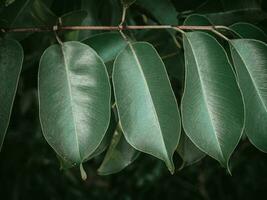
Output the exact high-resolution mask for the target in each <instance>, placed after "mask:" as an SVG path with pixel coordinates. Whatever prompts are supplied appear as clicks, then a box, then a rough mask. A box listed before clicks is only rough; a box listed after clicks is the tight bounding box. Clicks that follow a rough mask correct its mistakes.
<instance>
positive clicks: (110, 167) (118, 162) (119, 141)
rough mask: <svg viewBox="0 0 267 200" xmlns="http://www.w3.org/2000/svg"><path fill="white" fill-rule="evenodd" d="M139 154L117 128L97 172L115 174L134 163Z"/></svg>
mask: <svg viewBox="0 0 267 200" xmlns="http://www.w3.org/2000/svg"><path fill="white" fill-rule="evenodd" d="M139 154H140V152H138V151H137V150H136V149H134V148H133V147H132V146H131V145H130V144H129V143H128V142H127V141H126V140H125V137H124V135H123V133H122V131H121V130H120V128H117V130H116V131H115V133H114V135H113V138H112V140H111V144H110V146H109V148H108V151H107V153H106V155H105V158H104V160H103V162H102V164H101V166H100V167H99V169H98V170H97V171H98V173H99V174H100V175H110V174H115V173H117V172H119V171H121V170H123V169H124V168H125V167H127V166H128V165H130V164H131V163H133V162H134V161H135V160H136V159H137V158H138V156H139Z"/></svg>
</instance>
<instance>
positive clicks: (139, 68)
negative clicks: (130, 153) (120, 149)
mask: <svg viewBox="0 0 267 200" xmlns="http://www.w3.org/2000/svg"><path fill="white" fill-rule="evenodd" d="M113 85H114V92H115V99H116V103H117V108H118V113H119V119H120V122H121V126H122V130H123V133H124V135H125V137H126V140H127V141H128V142H129V144H131V145H132V146H133V147H135V148H136V149H138V150H140V151H142V152H145V153H148V154H151V155H153V156H155V157H157V158H159V159H161V160H163V161H165V163H166V165H167V167H168V168H169V170H170V171H171V172H173V171H174V165H173V161H172V156H173V153H174V151H175V149H176V147H177V145H178V141H179V137H180V131H181V129H180V128H181V127H180V116H179V110H178V106H177V103H176V100H175V96H174V94H173V91H172V89H171V85H170V82H169V79H168V76H167V72H166V70H165V67H164V64H163V62H162V60H161V59H160V57H159V55H158V53H157V52H156V50H155V49H154V48H153V46H152V45H150V44H148V43H144V42H138V43H133V44H129V45H128V46H127V47H126V49H124V50H123V51H122V52H121V53H120V54H119V55H118V57H117V58H116V60H115V63H114V71H113Z"/></svg>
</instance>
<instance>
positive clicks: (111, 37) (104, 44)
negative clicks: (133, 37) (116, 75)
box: [83, 32, 127, 76]
mask: <svg viewBox="0 0 267 200" xmlns="http://www.w3.org/2000/svg"><path fill="white" fill-rule="evenodd" d="M83 43H85V44H87V45H89V46H90V47H92V48H93V49H94V50H95V51H96V52H97V53H98V55H99V56H100V57H101V58H102V59H103V61H104V62H105V64H106V67H107V70H108V73H109V75H110V76H111V74H112V70H113V61H114V60H115V58H116V56H117V55H118V54H119V53H120V52H121V51H122V50H123V49H124V48H125V47H126V46H127V42H126V41H125V40H124V39H123V38H122V36H121V34H119V33H115V32H111V33H101V34H98V35H95V36H92V37H90V38H88V39H85V40H83Z"/></svg>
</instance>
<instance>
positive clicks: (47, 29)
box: [0, 25, 228, 33]
mask: <svg viewBox="0 0 267 200" xmlns="http://www.w3.org/2000/svg"><path fill="white" fill-rule="evenodd" d="M143 29H180V30H210V31H213V30H216V29H228V28H227V27H224V26H172V25H144V26H51V27H31V28H0V31H1V32H3V33H11V32H13V33H14V32H16V33H18V32H50V31H70V30H76V31H77V30H103V31H105V30H106V31H115V30H116V31H120V30H143Z"/></svg>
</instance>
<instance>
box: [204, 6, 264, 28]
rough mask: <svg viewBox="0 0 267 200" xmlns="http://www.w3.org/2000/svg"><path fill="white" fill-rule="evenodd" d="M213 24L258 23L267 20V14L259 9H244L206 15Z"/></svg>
mask: <svg viewBox="0 0 267 200" xmlns="http://www.w3.org/2000/svg"><path fill="white" fill-rule="evenodd" d="M206 17H207V18H209V19H210V21H211V22H212V23H213V24H217V25H218V24H219V25H225V26H228V25H231V24H233V23H236V22H240V21H246V22H254V23H255V22H257V21H261V20H264V19H266V18H267V13H266V12H264V11H263V10H261V9H259V8H244V9H237V10H230V11H226V12H216V13H209V14H206Z"/></svg>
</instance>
